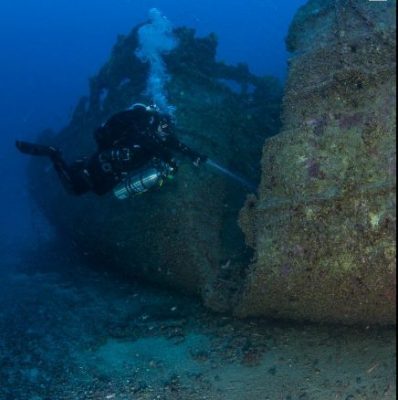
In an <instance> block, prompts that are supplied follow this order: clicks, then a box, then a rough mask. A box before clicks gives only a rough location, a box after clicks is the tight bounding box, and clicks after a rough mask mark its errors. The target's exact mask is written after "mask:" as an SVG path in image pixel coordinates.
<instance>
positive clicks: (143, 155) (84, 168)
mask: <svg viewBox="0 0 398 400" xmlns="http://www.w3.org/2000/svg"><path fill="white" fill-rule="evenodd" d="M94 137H95V141H96V143H97V151H96V152H95V153H94V154H93V155H92V156H91V157H85V158H83V159H81V160H76V161H74V162H73V163H72V164H67V163H66V162H65V160H64V159H63V157H62V154H61V152H60V150H58V149H57V148H54V147H51V146H43V145H39V144H35V143H29V142H24V141H19V140H17V141H16V146H17V148H18V149H19V150H20V151H21V152H22V153H24V154H29V155H35V156H45V157H48V158H49V159H50V160H51V161H52V163H53V166H54V168H55V170H56V172H57V174H58V176H59V178H60V180H61V182H62V184H63V186H64V187H65V188H66V190H67V191H68V192H69V193H72V194H75V195H82V194H84V193H87V192H94V193H96V194H97V195H103V194H105V193H108V192H110V191H111V190H113V192H114V194H115V196H116V197H117V198H119V199H125V198H128V197H130V196H131V195H134V194H138V193H143V192H146V191H148V190H149V189H151V188H153V187H156V186H160V185H161V184H162V182H163V181H164V180H165V179H167V178H171V177H172V176H174V174H175V173H176V171H177V165H176V161H175V158H174V153H180V154H182V155H184V156H187V157H188V158H189V159H190V160H191V161H192V163H193V164H194V165H195V166H199V164H201V163H203V162H206V161H207V157H206V156H204V155H202V154H199V153H198V152H196V151H194V150H192V149H190V148H189V147H188V146H186V145H185V144H183V143H181V142H180V141H179V140H178V139H177V137H176V135H175V133H174V124H173V121H172V119H171V117H170V116H169V115H167V114H163V113H161V112H160V111H159V109H158V108H157V107H156V106H146V105H144V104H141V103H137V104H134V105H133V106H132V107H131V108H130V109H128V110H125V111H121V112H119V113H117V114H115V115H113V116H112V117H111V118H110V119H109V120H108V121H107V122H106V123H105V124H103V125H102V126H101V127H99V128H98V129H96V130H95V132H94Z"/></svg>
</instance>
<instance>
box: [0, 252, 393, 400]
mask: <svg viewBox="0 0 398 400" xmlns="http://www.w3.org/2000/svg"><path fill="white" fill-rule="evenodd" d="M68 257H69V256H68ZM68 257H65V258H63V259H61V258H60V257H59V254H57V258H51V256H49V253H46V255H45V257H44V256H40V255H38V254H35V257H34V258H32V256H30V257H29V259H30V260H32V259H34V260H35V263H34V264H32V263H31V262H30V261H28V260H17V261H15V262H14V261H9V262H8V263H6V264H7V265H4V268H3V269H2V276H1V280H0V282H1V283H0V304H1V305H0V381H1V385H0V399H4V400H6V399H7V400H8V399H13V400H50V399H51V400H61V399H62V400H89V399H90V400H99V399H101V400H103V399H115V400H122V399H125V400H158V399H159V400H177V399H178V400H199V399H200V400H204V399H208V400H255V399H261V400H267V399H269V400H279V399H283V400H289V399H290V400H296V399H300V400H304V399H306V400H311V399H313V400H315V399H319V400H329V399H330V400H332V399H342V400H348V399H362V400H364V399H367V400H378V399H394V398H395V395H396V378H395V375H396V367H395V332H394V331H393V330H390V329H381V328H372V327H360V328H355V327H351V328H344V327H336V326H328V325H318V326H317V325H305V324H298V325H295V324H291V323H289V324H287V323H281V322H274V321H271V320H245V321H238V320H235V319H233V318H231V317H229V316H225V315H222V314H221V315H219V314H211V313H209V312H208V311H206V310H205V309H204V308H203V307H202V306H200V305H199V304H198V303H197V302H196V301H195V300H193V299H191V298H187V297H180V296H178V295H175V294H171V293H170V292H164V291H158V290H156V289H148V288H145V287H143V286H142V285H138V284H137V283H134V282H131V281H129V280H126V278H123V277H120V276H119V277H117V276H113V275H109V274H107V273H96V272H90V271H88V270H87V269H86V268H85V267H79V264H77V263H76V261H74V260H71V259H69V260H68ZM54 262H55V263H56V264H57V267H56V270H57V271H58V272H54V271H53V267H54V264H53V263H54ZM21 264H23V265H25V267H24V269H23V270H21ZM38 264H39V265H38ZM18 268H19V269H18ZM62 271H63V272H62Z"/></svg>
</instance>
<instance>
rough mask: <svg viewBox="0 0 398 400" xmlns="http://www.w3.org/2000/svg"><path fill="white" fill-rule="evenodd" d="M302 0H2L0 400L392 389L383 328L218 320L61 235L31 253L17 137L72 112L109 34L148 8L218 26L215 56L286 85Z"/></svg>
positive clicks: (43, 231)
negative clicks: (58, 244)
mask: <svg viewBox="0 0 398 400" xmlns="http://www.w3.org/2000/svg"><path fill="white" fill-rule="evenodd" d="M364 1H365V0H364ZM305 2H306V1H305V0H279V1H277V0H245V1H243V0H197V1H194V0H56V1H54V0H12V1H10V0H8V1H2V2H1V7H0V51H1V58H0V60H1V62H0V126H1V136H0V221H1V224H0V251H1V258H0V400H61V399H62V400H86V399H87V400H88V399H93V400H105V399H115V400H121V399H125V400H190V399H191V400H199V399H202V400H204V399H207V400H266V399H268V400H282V399H284V400H288V399H289V400H298V399H300V400H311V399H320V400H332V399H339V400H340V399H342V400H348V399H367V400H376V399H392V398H393V396H394V394H395V380H394V377H393V375H394V370H395V369H394V368H395V367H394V365H393V364H394V356H393V352H394V351H395V349H394V346H393V343H392V339H391V332H387V333H386V332H385V331H384V330H383V329H380V330H379V328H374V329H373V328H369V329H368V330H363V329H359V328H358V329H353V328H343V327H337V328H333V329H332V328H328V327H323V326H322V327H317V326H298V325H296V324H287V323H283V324H279V323H276V324H274V323H267V322H265V321H248V322H247V321H237V320H235V319H233V318H231V317H229V316H225V317H221V318H220V316H216V317H214V315H212V314H209V312H208V311H207V310H206V309H204V308H202V306H201V305H200V304H198V303H197V302H196V300H195V299H190V298H184V297H181V296H180V295H178V294H174V293H171V292H168V291H159V290H157V289H154V288H151V287H146V286H144V285H140V284H138V283H136V282H134V283H132V282H129V281H126V280H125V279H124V278H123V277H120V276H113V275H112V274H111V273H110V272H107V271H105V272H104V271H102V270H101V271H99V272H98V271H97V272H96V271H95V270H92V269H89V270H88V269H87V268H86V267H85V266H84V265H82V264H81V260H80V258H78V257H77V256H75V255H74V254H73V246H72V247H71V245H70V244H65V248H56V249H54V248H51V249H48V250H43V249H45V248H46V247H45V244H46V243H47V241H48V239H49V238H51V236H52V234H53V232H52V228H51V226H50V225H49V224H48V223H47V221H46V220H45V218H44V217H43V216H42V215H41V214H40V213H39V212H38V210H37V207H36V205H35V203H34V201H33V200H32V199H31V198H30V196H29V192H28V190H27V178H26V168H27V159H26V158H25V157H22V156H21V155H20V154H19V153H17V151H16V150H15V146H14V141H15V139H16V138H24V139H29V138H31V139H32V140H33V139H34V138H35V136H36V135H37V133H38V132H39V131H41V130H43V129H46V128H52V129H54V130H59V129H61V128H62V127H64V126H65V125H66V124H67V123H68V121H69V119H70V117H71V114H72V111H73V109H74V107H75V105H76V103H77V100H78V99H79V97H80V96H82V95H84V94H87V93H88V81H89V78H90V77H91V76H93V75H95V74H96V73H97V72H98V70H99V68H100V67H101V66H102V65H103V64H104V63H105V62H106V60H107V59H108V57H109V54H110V50H111V48H112V46H113V45H114V43H115V41H116V37H117V35H118V34H127V33H129V32H130V30H131V29H132V28H133V27H134V26H135V25H136V24H138V23H140V22H143V21H145V20H146V18H147V13H148V10H149V9H150V8H152V7H157V8H159V9H160V10H161V11H162V12H163V13H164V15H166V16H167V17H168V18H169V20H170V21H171V22H172V23H173V25H174V26H180V25H186V26H189V27H193V28H195V29H196V30H197V33H198V34H199V35H200V36H201V35H206V34H209V33H211V32H215V33H216V34H217V37H218V40H219V48H218V59H219V60H224V61H225V62H227V63H229V64H236V63H239V62H244V63H247V64H248V66H249V68H250V70H251V71H252V72H253V73H255V74H259V75H272V76H275V77H277V78H278V79H279V80H280V81H281V82H282V83H283V82H284V81H285V78H286V73H287V57H288V53H287V51H286V49H285V42H284V39H285V36H286V34H287V30H288V27H289V24H290V22H291V20H292V18H293V15H294V14H295V12H296V11H297V9H298V8H299V7H300V6H301V5H303V4H304V3H305ZM65 195H66V194H65ZM46 251H48V252H46ZM32 254H33V256H32ZM154 332H156V333H157V334H153V333H154ZM264 354H265V356H264Z"/></svg>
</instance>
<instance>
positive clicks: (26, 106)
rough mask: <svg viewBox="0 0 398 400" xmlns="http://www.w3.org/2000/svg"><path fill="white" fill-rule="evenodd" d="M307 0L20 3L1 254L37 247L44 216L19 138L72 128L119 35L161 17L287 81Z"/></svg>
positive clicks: (8, 64) (8, 96)
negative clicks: (292, 37) (288, 41)
mask: <svg viewBox="0 0 398 400" xmlns="http://www.w3.org/2000/svg"><path fill="white" fill-rule="evenodd" d="M305 2H306V1H305V0H278V1H276V0H274V1H272V0H197V1H192V0H157V1H152V0H57V1H54V0H13V1H7V2H6V1H4V2H2V7H1V13H0V49H1V62H0V124H1V125H0V126H1V130H2V132H1V136H0V196H1V197H0V219H1V225H0V251H2V256H3V258H4V257H8V256H9V255H10V254H11V253H12V252H15V251H18V247H19V246H20V245H21V244H22V245H25V244H27V243H29V242H32V241H35V240H36V239H37V237H36V236H37V235H38V234H40V232H39V233H38V231H39V230H40V229H41V228H40V227H39V228H38V226H37V225H38V222H37V213H36V211H37V210H35V206H34V204H32V202H31V200H30V198H29V194H28V191H27V189H26V184H27V183H26V182H27V181H26V176H25V175H26V165H27V158H25V157H24V156H22V155H20V154H18V153H17V152H16V151H15V148H14V140H15V138H22V139H29V138H33V137H34V136H35V135H36V134H37V132H39V131H40V130H42V129H44V128H53V129H55V130H57V129H60V128H61V127H63V126H64V125H65V124H66V123H67V122H68V120H69V118H70V116H71V113H72V111H73V108H74V106H75V104H76V102H77V100H78V98H79V97H80V96H81V95H84V94H87V93H88V79H89V78H90V77H91V76H93V75H95V74H96V72H97V71H98V69H99V68H100V67H101V65H102V64H103V63H104V62H105V61H106V60H107V58H108V56H109V53H110V50H111V48H112V46H113V45H114V43H115V40H116V37H117V35H118V34H127V33H128V32H129V31H130V30H131V28H132V27H133V26H134V25H135V24H137V23H139V22H143V21H145V20H146V16H147V12H148V10H149V9H150V8H151V7H157V8H159V9H160V10H161V11H162V12H163V13H164V14H165V15H166V16H167V17H168V18H169V19H170V20H171V21H172V23H173V24H174V25H175V26H179V25H186V26H190V27H193V28H195V29H196V30H197V32H198V34H199V35H200V36H202V35H205V34H208V33H210V32H215V33H216V34H217V36H218V38H219V52H218V58H219V59H220V60H224V61H226V62H228V63H231V64H235V63H237V62H245V63H247V64H248V65H249V67H250V69H251V71H253V72H255V73H257V74H270V75H274V76H277V77H278V78H280V79H281V80H282V81H283V80H284V79H285V77H286V61H287V53H286V50H285V43H284V38H285V36H286V33H287V30H288V26H289V23H290V21H291V19H292V17H293V15H294V13H295V12H296V10H297V8H298V7H299V6H301V5H302V4H304V3H305Z"/></svg>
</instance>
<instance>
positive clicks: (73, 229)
mask: <svg viewBox="0 0 398 400" xmlns="http://www.w3.org/2000/svg"><path fill="white" fill-rule="evenodd" d="M137 29H138V28H136V29H134V30H133V31H132V32H131V34H130V35H128V36H126V37H120V38H119V39H118V43H117V44H116V45H115V47H114V49H113V52H112V55H111V57H110V60H109V61H108V62H107V63H106V65H104V67H103V68H102V69H101V70H100V71H99V73H98V75H97V76H95V77H94V78H92V79H91V81H90V95H89V96H88V98H82V99H81V101H80V102H79V104H78V106H77V107H76V110H75V112H74V115H73V118H72V120H71V122H70V124H69V125H68V126H67V127H66V128H65V129H63V130H62V131H61V132H58V133H57V134H49V133H43V134H42V135H41V137H40V141H41V142H43V143H50V144H52V145H54V146H57V147H59V148H61V149H62V150H63V152H64V155H65V157H66V159H67V160H73V159H74V158H76V157H80V156H82V155H85V154H86V155H89V154H91V153H92V152H93V151H94V149H95V143H94V140H93V131H94V129H95V128H96V127H98V126H99V125H100V124H101V123H103V122H104V121H106V119H107V118H108V117H109V116H110V115H112V114H113V113H115V112H118V111H120V110H122V109H126V108H127V107H129V106H131V104H132V103H134V102H149V101H150V99H148V98H146V97H145V86H146V81H147V78H148V65H146V64H145V63H142V61H141V60H139V59H138V58H137V57H136V55H135V52H136V49H137V45H138V43H137ZM175 34H176V36H177V38H178V43H179V45H178V47H177V48H176V49H175V50H173V51H172V52H171V53H170V54H169V55H167V57H166V64H167V69H168V72H169V74H170V81H168V82H167V92H168V98H169V102H170V104H172V105H173V106H175V107H176V120H177V127H178V132H177V134H178V137H179V139H180V140H182V141H183V142H184V143H186V144H187V145H189V146H191V147H192V148H194V149H196V150H197V151H199V152H201V153H203V154H206V155H208V156H209V157H210V158H211V159H213V160H216V161H218V162H219V163H221V164H222V165H224V166H226V167H228V168H232V169H233V170H235V171H237V172H238V173H239V174H241V175H243V176H246V177H247V178H248V179H251V180H253V181H257V182H258V181H259V178H260V174H259V168H258V166H259V163H260V159H261V149H262V144H263V142H264V140H265V138H266V137H267V136H271V135H272V134H275V133H276V132H277V130H278V128H279V116H280V104H281V89H280V86H279V84H278V82H277V81H276V80H275V79H273V78H267V77H257V76H254V75H252V74H251V73H250V72H249V71H248V69H247V67H245V66H244V65H238V66H236V67H231V66H228V65H225V64H223V63H219V62H217V61H216V60H215V54H216V48H217V41H216V39H215V37H214V36H212V35H210V36H208V37H205V38H196V37H195V35H194V31H192V30H189V29H185V28H181V29H177V30H176V31H175ZM242 149H244V151H242ZM29 176H30V186H31V192H32V195H33V197H34V198H35V199H36V201H37V203H38V204H39V206H40V208H41V209H42V210H43V213H44V214H45V215H46V216H47V217H48V219H49V220H50V221H51V222H52V224H53V225H54V227H55V228H56V231H57V232H58V233H59V235H58V237H59V238H60V239H61V240H65V238H68V239H70V240H72V241H73V243H74V244H75V246H76V248H77V249H78V250H79V251H80V252H81V253H82V254H83V256H84V257H85V258H86V259H87V261H90V262H92V263H94V264H95V265H97V266H99V265H101V267H102V268H105V269H112V270H119V271H124V272H126V273H127V274H128V275H130V276H133V277H140V278H144V279H146V280H149V281H150V282H152V283H156V284H159V285H162V286H168V287H174V288H178V289H179V290H181V291H184V292H187V293H193V294H199V295H201V296H202V297H203V298H204V299H205V301H207V302H208V303H209V304H210V303H211V306H212V307H213V308H215V309H226V308H228V307H229V304H228V301H227V300H226V299H224V296H221V295H220V296H219V295H218V294H217V295H216V293H218V292H217V280H218V277H219V275H220V274H224V271H223V270H221V267H222V266H223V265H225V264H226V263H229V264H228V265H230V266H231V269H233V270H234V271H240V270H241V269H244V268H245V267H246V266H247V264H248V251H247V248H246V246H245V242H244V237H243V234H242V232H241V230H240V228H239V226H238V223H237V218H238V214H239V210H240V208H241V207H242V205H243V204H244V199H245V196H246V194H247V190H246V189H245V188H243V187H242V186H239V185H237V184H236V183H234V182H232V181H230V180H228V179H227V178H225V177H224V176H221V175H219V174H217V173H215V172H214V171H212V170H211V169H209V168H208V166H206V165H204V166H202V167H201V168H196V167H194V166H192V164H191V163H190V162H189V161H188V160H186V162H185V163H183V164H182V165H181V166H180V167H179V171H178V173H177V176H176V177H175V179H174V180H173V181H171V182H167V183H166V184H165V185H164V187H162V188H161V190H157V191H154V192H148V193H145V194H144V195H141V196H136V197H133V198H131V199H128V200H126V201H119V200H117V199H116V198H115V197H114V196H113V195H112V194H109V195H106V196H104V197H97V196H95V195H92V194H89V195H86V196H82V197H79V198H75V197H71V196H70V195H68V194H66V193H65V192H64V190H63V189H62V187H61V185H60V183H59V182H58V179H57V177H56V175H55V172H54V171H52V170H51V169H49V167H48V161H47V160H38V159H34V160H32V163H31V164H30V167H29ZM237 289H238V288H237V286H236V285H234V284H231V286H230V287H229V289H228V290H230V291H233V290H235V291H236V290H237Z"/></svg>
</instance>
